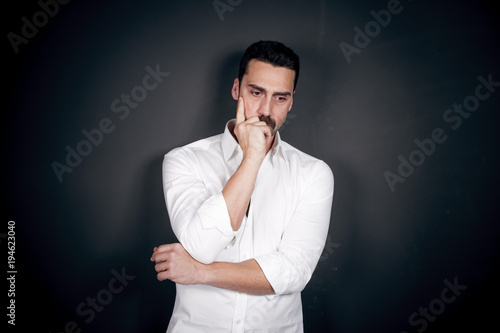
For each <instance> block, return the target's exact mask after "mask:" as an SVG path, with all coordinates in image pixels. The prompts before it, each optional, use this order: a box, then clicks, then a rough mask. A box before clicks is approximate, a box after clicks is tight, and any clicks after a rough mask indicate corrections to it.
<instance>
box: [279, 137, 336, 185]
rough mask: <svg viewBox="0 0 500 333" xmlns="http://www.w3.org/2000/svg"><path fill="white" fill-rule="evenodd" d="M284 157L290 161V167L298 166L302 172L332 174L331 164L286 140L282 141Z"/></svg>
mask: <svg viewBox="0 0 500 333" xmlns="http://www.w3.org/2000/svg"><path fill="white" fill-rule="evenodd" d="M281 149H282V153H283V157H284V158H285V160H286V161H287V163H289V165H290V167H293V168H298V169H300V170H301V171H302V172H314V173H320V174H323V175H328V174H329V175H332V177H333V172H332V169H331V168H330V166H329V165H328V164H327V163H326V162H324V161H323V160H321V159H319V158H316V157H314V156H311V155H309V154H307V153H305V152H303V151H301V150H299V149H297V148H295V147H293V146H292V145H290V144H289V143H287V142H285V141H281Z"/></svg>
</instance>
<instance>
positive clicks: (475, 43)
mask: <svg viewBox="0 0 500 333" xmlns="http://www.w3.org/2000/svg"><path fill="white" fill-rule="evenodd" d="M3 13H4V15H3V16H4V19H3V21H4V22H5V25H4V51H3V54H4V56H3V67H4V73H5V74H6V75H5V76H4V84H5V87H4V94H5V95H4V101H5V102H4V103H5V104H4V106H5V108H4V110H3V112H2V144H3V149H2V170H3V171H2V174H3V175H4V177H3V179H4V180H3V186H2V189H3V191H2V206H3V207H4V208H3V209H2V218H3V219H2V230H1V231H0V241H1V249H2V258H3V259H2V261H3V264H2V271H3V272H4V273H5V278H4V284H3V286H4V287H3V288H4V289H3V290H2V294H3V295H4V296H3V298H2V299H3V303H2V308H3V312H4V314H3V319H2V321H3V322H4V323H2V325H4V324H5V325H6V326H7V327H8V329H9V332H11V331H12V332H17V331H19V332H21V331H23V332H28V331H29V332H34V331H36V332H130V333H135V332H144V333H156V332H165V330H166V328H167V325H168V321H169V319H170V315H171V313H172V309H173V304H174V297H175V285H174V284H173V283H172V282H170V281H163V282H159V281H158V280H157V279H156V273H155V271H154V265H153V264H152V263H151V262H150V260H149V259H150V257H151V254H152V250H153V248H154V247H155V246H158V245H160V244H166V243H173V242H177V239H176V238H175V235H174V234H173V232H172V229H171V227H170V221H169V217H168V214H167V211H166V207H165V201H164V198H163V189H162V179H161V164H162V160H163V156H164V155H165V154H166V153H167V152H168V151H170V150H171V149H173V148H175V147H179V146H182V145H185V144H188V143H190V142H193V141H195V140H198V139H202V138H205V137H208V136H211V135H215V134H219V133H221V132H223V130H224V126H225V124H226V122H227V121H228V120H229V119H231V118H234V116H235V112H236V102H235V101H234V100H233V99H232V97H231V93H230V89H231V86H232V83H233V80H234V78H235V77H236V76H237V73H238V63H239V59H240V57H241V55H242V54H243V52H244V50H245V49H246V47H247V46H248V45H250V44H251V43H253V42H255V41H258V40H278V41H281V42H283V43H284V44H286V45H287V46H289V47H291V48H292V49H293V50H294V51H295V52H296V53H297V54H298V55H299V56H300V60H301V73H300V78H299V81H298V85H297V89H296V93H295V96H294V104H293V108H292V110H291V111H290V113H289V114H288V118H287V121H286V123H285V125H284V127H283V129H282V130H281V137H282V139H283V140H284V141H286V142H288V143H290V144H292V145H293V146H295V147H297V148H298V149H300V150H302V151H304V152H306V153H308V154H310V155H312V156H315V157H317V158H319V159H322V160H323V161H325V162H326V163H327V164H328V165H329V166H330V167H331V169H332V170H333V173H334V176H335V194H334V203H333V207H332V215H331V221H330V228H329V231H328V237H327V241H326V244H325V248H324V251H323V254H322V256H321V258H320V260H319V263H318V265H317V268H316V270H315V272H314V274H313V276H312V278H311V280H310V282H309V283H308V285H307V287H306V288H305V290H304V291H303V292H302V301H303V313H304V328H305V331H306V332H335V333H351V332H362V333H365V332H370V333H372V332H384V333H386V332H394V333H405V332H406V333H413V332H419V333H421V332H456V331H457V330H458V329H463V330H465V331H469V332H484V331H487V327H488V326H489V325H493V326H494V327H495V326H497V325H495V324H496V316H497V314H498V311H499V307H498V302H497V300H498V297H499V296H500V295H499V292H498V287H497V281H498V279H499V278H500V274H499V262H500V260H499V241H500V237H499V236H500V228H499V225H498V223H499V214H498V205H499V201H498V198H497V195H496V194H495V193H496V190H497V189H498V185H499V171H498V170H499V167H500V164H499V149H498V144H499V137H500V131H499V130H498V127H499V124H500V116H499V105H500V65H499V61H498V59H500V45H499V34H498V32H499V29H498V28H499V23H498V22H499V19H500V15H499V12H498V10H497V9H494V5H493V4H490V2H488V1H447V0H446V1H444V0H443V1H428V0H427V1H426V0H414V1H411V0H384V1H347V0H339V1H328V0H315V1H284V0H283V1H260V0H258V1H249V0H220V1H219V0H217V1H212V0H206V1H194V0H192V1H76V0H75V1H69V0H64V1H63V0H40V1H24V2H21V3H18V2H9V3H6V4H4V9H3ZM265 311H267V310H266V309H262V312H263V314H265ZM4 327H5V326H4Z"/></svg>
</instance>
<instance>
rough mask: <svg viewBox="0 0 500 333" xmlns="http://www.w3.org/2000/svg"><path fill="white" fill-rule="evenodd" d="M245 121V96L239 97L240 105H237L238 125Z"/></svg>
mask: <svg viewBox="0 0 500 333" xmlns="http://www.w3.org/2000/svg"><path fill="white" fill-rule="evenodd" d="M244 121H245V102H244V101H243V97H241V96H240V98H238V106H237V107H236V125H239V124H241V123H242V122H244Z"/></svg>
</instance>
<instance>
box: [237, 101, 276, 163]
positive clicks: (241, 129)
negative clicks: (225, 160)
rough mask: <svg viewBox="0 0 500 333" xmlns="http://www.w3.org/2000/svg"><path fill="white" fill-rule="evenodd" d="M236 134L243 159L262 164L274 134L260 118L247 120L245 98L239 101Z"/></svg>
mask: <svg viewBox="0 0 500 333" xmlns="http://www.w3.org/2000/svg"><path fill="white" fill-rule="evenodd" d="M234 134H235V135H236V137H237V138H238V143H239V144H240V147H241V150H242V151H243V158H250V159H255V160H256V161H259V162H262V160H263V159H264V157H265V156H266V154H267V151H268V150H269V148H270V145H271V142H272V139H273V137H272V132H271V129H270V128H269V126H268V125H267V124H266V123H265V122H264V121H260V120H259V117H257V116H255V117H251V118H249V119H246V117H245V102H244V100H243V97H240V98H239V99H238V106H237V110H236V124H235V127H234Z"/></svg>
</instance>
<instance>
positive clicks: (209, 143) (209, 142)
mask: <svg viewBox="0 0 500 333" xmlns="http://www.w3.org/2000/svg"><path fill="white" fill-rule="evenodd" d="M221 137H222V134H217V135H214V136H211V137H208V138H205V139H201V140H198V141H195V142H192V143H190V144H187V145H185V146H181V147H176V148H174V149H172V150H170V151H169V152H168V153H167V154H165V159H169V158H174V159H175V158H189V157H195V156H196V155H197V154H198V153H203V152H212V153H214V152H216V151H217V150H220V140H221ZM214 149H215V150H214Z"/></svg>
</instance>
